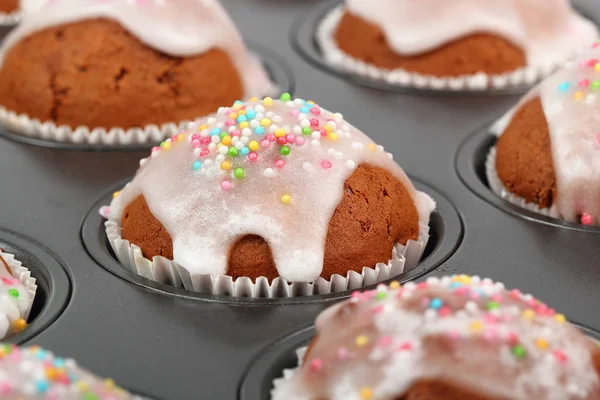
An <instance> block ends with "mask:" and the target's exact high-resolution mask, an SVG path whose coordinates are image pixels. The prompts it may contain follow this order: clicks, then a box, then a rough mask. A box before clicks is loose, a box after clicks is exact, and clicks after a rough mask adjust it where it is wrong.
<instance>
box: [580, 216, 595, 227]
mask: <svg viewBox="0 0 600 400" xmlns="http://www.w3.org/2000/svg"><path fill="white" fill-rule="evenodd" d="M592 222H593V220H592V216H591V215H590V214H588V213H583V214H582V215H581V223H582V224H583V225H591V224H592Z"/></svg>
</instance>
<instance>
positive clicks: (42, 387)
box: [35, 380, 50, 393]
mask: <svg viewBox="0 0 600 400" xmlns="http://www.w3.org/2000/svg"><path fill="white" fill-rule="evenodd" d="M49 386H50V385H48V381H46V380H39V381H37V382H35V388H36V389H37V391H38V393H46V391H48V388H49Z"/></svg>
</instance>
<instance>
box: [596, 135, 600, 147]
mask: <svg viewBox="0 0 600 400" xmlns="http://www.w3.org/2000/svg"><path fill="white" fill-rule="evenodd" d="M596 144H597V145H598V146H600V133H599V134H598V136H596Z"/></svg>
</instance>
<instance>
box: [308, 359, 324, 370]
mask: <svg viewBox="0 0 600 400" xmlns="http://www.w3.org/2000/svg"><path fill="white" fill-rule="evenodd" d="M322 369H323V360H321V359H320V358H315V359H314V360H312V361H311V362H310V371H311V372H319V371H320V370H322Z"/></svg>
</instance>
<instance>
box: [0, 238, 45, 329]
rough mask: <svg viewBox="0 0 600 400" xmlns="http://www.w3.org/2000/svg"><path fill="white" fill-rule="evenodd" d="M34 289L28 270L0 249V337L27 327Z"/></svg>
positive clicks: (33, 280) (35, 288) (32, 279)
mask: <svg viewBox="0 0 600 400" xmlns="http://www.w3.org/2000/svg"><path fill="white" fill-rule="evenodd" d="M36 290H37V286H36V284H35V279H34V278H32V277H31V273H30V272H29V270H28V269H27V268H25V267H24V266H23V265H22V264H21V262H20V261H18V260H16V259H15V257H14V256H13V255H12V254H8V253H5V252H3V251H2V249H0V339H4V338H6V337H8V336H11V335H14V334H16V333H19V332H21V331H23V330H24V329H25V328H27V321H28V319H29V313H30V311H31V306H32V305H33V300H34V298H35V293H36Z"/></svg>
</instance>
